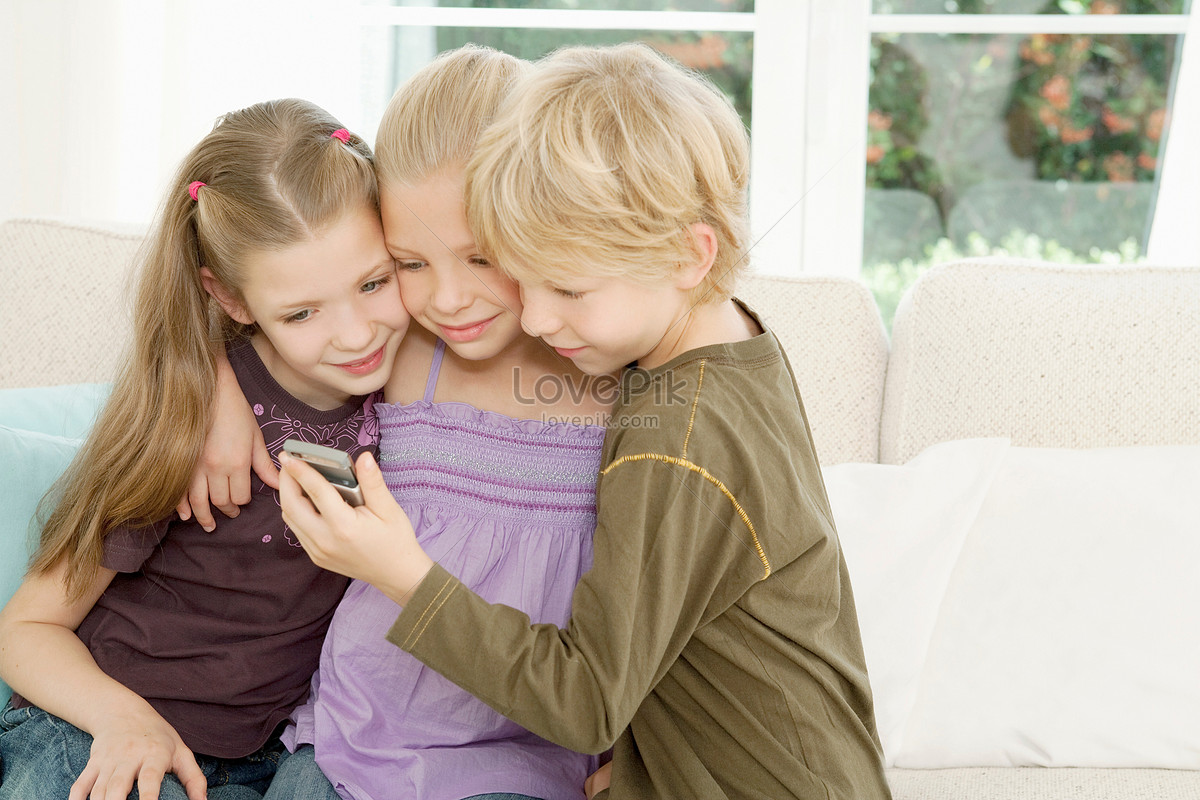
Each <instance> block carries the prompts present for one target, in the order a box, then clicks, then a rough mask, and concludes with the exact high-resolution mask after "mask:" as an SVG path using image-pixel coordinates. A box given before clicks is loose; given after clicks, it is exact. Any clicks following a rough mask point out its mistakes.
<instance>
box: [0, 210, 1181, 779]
mask: <svg viewBox="0 0 1200 800" xmlns="http://www.w3.org/2000/svg"><path fill="white" fill-rule="evenodd" d="M140 241H141V238H140V236H139V235H138V234H137V233H136V232H130V231H128V230H119V229H113V227H112V226H104V227H90V226H86V225H78V224H70V223H64V222H58V221H52V220H10V221H7V222H4V223H2V224H0V293H2V295H0V296H2V298H3V300H2V307H0V341H3V342H4V355H3V358H2V359H0V446H3V447H4V448H5V450H6V452H5V453H4V455H5V459H4V462H3V463H2V464H0V517H2V518H3V524H4V526H5V527H4V529H3V531H0V569H2V571H3V573H4V577H3V580H0V592H4V594H3V595H0V600H2V599H3V598H5V597H7V593H8V592H11V590H12V587H13V586H15V582H16V581H17V580H18V579H19V573H20V567H19V564H20V563H21V559H22V557H23V553H24V546H25V542H24V539H23V538H22V533H23V532H24V530H25V528H26V527H27V520H28V518H29V515H30V513H32V506H33V504H34V503H35V502H36V499H37V497H36V495H37V494H38V493H39V492H40V489H39V487H41V486H43V485H44V484H45V482H47V481H48V480H50V479H51V478H52V477H53V475H54V474H55V473H56V471H57V470H58V469H61V466H62V464H64V463H65V462H66V460H68V459H69V458H70V454H71V452H72V450H73V446H74V440H73V438H72V437H77V436H79V435H80V434H81V433H82V432H83V431H85V430H86V427H87V424H88V422H89V421H90V415H91V413H92V412H93V411H94V409H95V407H96V404H97V403H98V402H100V399H101V398H102V397H103V386H96V385H95V384H103V382H105V381H107V380H109V379H110V377H111V375H112V373H113V370H114V368H115V366H116V359H117V357H118V354H119V352H120V350H121V343H122V341H123V340H124V338H125V335H126V331H127V322H126V315H125V312H124V298H125V297H126V296H127V294H128V292H127V290H126V278H127V275H128V268H129V265H130V263H131V261H132V259H133V257H134V254H135V252H136V250H137V247H138V246H139V244H140ZM742 296H743V297H744V298H746V299H747V300H748V301H749V302H750V303H751V304H752V305H753V306H755V307H756V308H758V309H759V310H760V311H761V313H762V314H763V316H764V318H765V319H766V321H767V322H768V324H769V325H771V327H772V328H773V329H774V331H775V332H776V334H777V335H778V336H779V338H780V339H781V341H782V342H783V344H784V346H785V348H786V349H787V351H788V353H789V356H790V358H791V361H792V364H793V367H794V368H795V371H796V375H797V381H798V383H799V384H800V389H801V392H802V395H803V397H804V398H805V402H806V404H807V409H808V413H809V418H810V421H811V423H812V428H813V432H814V436H815V438H816V443H817V449H818V452H819V454H820V456H821V459H822V464H823V465H824V467H825V473H826V484H827V488H828V491H829V495H830V500H831V504H832V506H833V508H834V512H835V517H836V518H837V522H838V527H839V531H840V533H841V538H842V542H843V547H844V550H845V552H846V557H847V562H848V564H849V565H850V571H851V576H852V579H853V580H854V582H855V594H856V599H857V602H858V613H859V617H860V620H861V622H862V626H863V636H864V645H865V647H866V649H867V657H868V665H869V667H870V669H871V674H872V684H873V687H874V689H875V693H876V702H877V715H878V719H879V722H880V731H881V737H882V738H883V741H884V745H885V750H886V751H887V758H888V762H889V773H888V774H889V779H890V781H891V783H892V786H893V790H894V794H895V797H896V798H897V800H943V799H945V800H960V799H961V800H968V799H970V800H975V799H978V800H985V799H986V800H990V799H991V798H997V799H998V800H1017V799H1018V798H1022V799H1024V798H1046V799H1047V800H1066V798H1079V799H1080V800H1083V799H1084V798H1087V800H1118V798H1120V800H1127V799H1128V798H1158V799H1162V800H1173V799H1174V798H1180V799H1182V798H1200V594H1197V592H1198V591H1200V590H1197V589H1196V588H1195V587H1194V586H1193V585H1192V584H1200V581H1194V580H1192V579H1191V578H1192V576H1196V577H1200V558H1195V557H1196V556H1200V523H1198V522H1196V520H1197V519H1198V518H1200V506H1198V505H1197V504H1198V503H1200V500H1198V499H1197V497H1194V496H1193V495H1196V496H1200V492H1197V491H1195V490H1196V489H1197V488H1200V269H1197V270H1186V269H1164V268H1155V267H1147V266H1113V267H1096V266H1090V267H1060V266H1049V265H1039V264H1031V263H1008V262H1000V261H990V262H962V263H957V264H951V265H946V266H942V267H939V268H936V269H934V270H932V271H931V272H930V273H928V274H927V275H926V276H925V277H923V278H922V279H921V280H920V281H919V282H918V283H917V285H916V286H914V287H913V289H912V290H911V291H910V292H909V294H908V296H907V297H906V298H905V300H904V302H903V303H902V304H901V307H900V309H899V311H898V313H897V317H896V320H895V325H894V332H893V335H892V337H891V340H890V342H889V339H888V337H887V335H886V333H885V330H884V326H883V324H882V322H881V320H880V317H879V313H878V311H877V309H876V307H875V304H874V301H873V299H872V297H871V295H870V293H869V292H868V291H867V290H866V288H865V287H864V286H863V285H862V284H861V283H858V282H856V281H853V280H848V279H837V278H817V277H813V278H797V279H788V278H768V277H756V278H754V279H752V280H750V281H749V282H748V284H747V285H746V286H745V287H744V291H743V292H742ZM31 387H42V388H31ZM1193 601H1194V602H1193ZM1164 632H1166V633H1164Z"/></svg>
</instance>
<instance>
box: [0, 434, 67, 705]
mask: <svg viewBox="0 0 1200 800" xmlns="http://www.w3.org/2000/svg"><path fill="white" fill-rule="evenodd" d="M78 447H79V440H78V439H67V438H64V437H61V436H51V435H48V434H45V433H39V432H36V431H24V430H20V429H17V428H10V427H8V426H5V425H0V509H3V510H4V513H2V514H0V604H3V603H7V602H8V599H9V598H10V597H12V594H13V592H15V591H16V590H17V586H19V585H20V583H21V579H22V578H23V577H24V574H25V567H26V565H27V564H28V561H29V556H30V554H31V553H32V552H33V549H34V547H35V545H36V541H37V530H36V528H35V526H34V525H33V524H32V523H33V519H34V515H35V513H36V511H37V507H38V504H39V503H40V502H41V499H42V496H43V495H44V494H45V493H46V491H47V490H48V489H49V488H50V486H51V485H52V484H53V483H54V481H55V480H56V479H57V478H58V476H59V475H60V474H62V471H63V470H64V469H66V467H67V465H68V464H69V463H71V459H72V458H74V456H75V451H76V449H77V448H78ZM8 695H9V691H8V687H7V686H6V685H4V684H3V683H2V682H0V702H3V701H4V700H7V699H8Z"/></svg>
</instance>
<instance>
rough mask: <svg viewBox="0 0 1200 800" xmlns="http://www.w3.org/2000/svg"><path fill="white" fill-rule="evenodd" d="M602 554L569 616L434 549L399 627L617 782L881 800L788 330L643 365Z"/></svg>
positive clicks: (844, 593) (875, 750) (411, 642)
mask: <svg viewBox="0 0 1200 800" xmlns="http://www.w3.org/2000/svg"><path fill="white" fill-rule="evenodd" d="M603 465H604V466H603V468H602V470H601V473H600V482H599V484H598V486H597V524H596V533H595V537H594V540H593V541H594V547H595V560H594V566H593V567H592V570H591V571H590V572H588V573H587V574H586V575H584V576H583V579H582V580H581V581H580V582H579V585H578V587H577V588H576V590H575V595H574V598H573V604H572V618H571V620H570V622H569V623H568V624H567V626H566V627H565V628H563V629H561V630H560V629H559V628H556V627H554V626H551V625H531V624H530V622H529V618H528V617H526V616H525V615H523V614H521V613H520V612H519V611H516V610H515V609H511V608H507V607H504V606H500V605H490V604H488V603H486V602H484V601H483V600H482V599H480V598H479V597H478V596H477V595H475V594H473V593H472V592H471V591H470V590H468V589H467V588H465V587H464V586H463V585H462V584H461V583H459V582H458V581H457V580H456V579H454V578H453V577H452V576H451V575H449V574H448V573H447V572H446V570H444V569H442V568H441V567H437V566H435V567H434V568H433V570H432V571H431V572H430V573H429V574H428V576H427V577H426V578H425V579H424V581H422V582H421V584H420V585H419V586H418V587H417V590H416V591H415V592H414V593H413V595H412V597H411V598H410V600H409V602H408V604H407V605H405V607H404V610H403V612H402V613H401V614H400V616H399V618H398V619H397V620H396V623H395V625H394V626H393V628H392V629H391V631H390V632H389V634H388V638H389V640H391V641H392V642H393V643H395V644H396V645H397V646H399V647H401V648H403V649H404V650H407V651H408V652H411V653H412V654H413V655H415V656H416V657H417V658H419V659H421V660H422V661H424V662H425V663H426V664H428V665H429V666H431V667H433V668H434V669H436V670H438V671H439V672H441V673H442V674H444V675H446V676H447V677H448V678H450V679H451V680H453V681H455V682H456V683H458V684H459V685H460V686H462V687H464V688H465V689H467V691H470V692H472V693H474V694H475V695H477V696H478V697H480V698H482V699H483V700H484V701H485V702H487V703H488V704H489V705H491V706H492V707H493V708H495V709H497V710H498V711H500V712H501V713H503V714H505V715H507V716H509V717H511V718H512V719H513V720H516V721H517V722H518V723H520V724H521V725H524V726H525V727H526V728H528V729H529V730H531V731H533V732H534V733H537V734H538V735H540V736H543V737H544V738H546V739H549V740H550V741H553V742H556V743H558V744H562V745H565V746H567V747H571V748H573V749H578V750H583V751H587V752H599V751H602V750H604V749H605V748H607V747H608V746H610V745H614V743H615V745H614V747H613V761H612V764H613V768H612V785H611V789H610V790H609V791H607V792H603V793H601V794H600V795H599V797H605V798H611V800H665V799H666V798H675V797H689V798H693V797H694V798H705V799H706V800H715V798H729V799H730V800H764V799H765V798H772V800H782V799H783V798H800V799H802V800H833V799H835V798H836V800H886V798H889V797H890V792H889V790H888V786H887V783H886V781H885V779H884V771H883V755H882V751H881V749H880V746H879V739H878V737H877V735H876V732H875V720H874V714H873V710H872V701H871V691H870V686H869V683H868V681H867V672H866V663H865V660H864V658H863V652H862V643H861V639H860V636H859V630H858V619H857V616H856V614H855V609H854V599H853V593H852V591H851V588H850V580H849V575H848V573H847V570H846V564H845V561H844V560H843V558H842V554H841V548H840V547H839V546H838V540H837V534H836V531H835V530H834V525H833V519H832V517H831V514H830V511H829V503H828V501H827V498H826V496H825V487H824V484H823V482H822V479H821V472H820V468H819V466H818V464H817V457H816V453H815V450H814V448H813V444H812V439H811V436H810V434H809V429H808V421H807V418H806V416H805V413H804V409H803V406H802V404H801V402H800V396H799V393H798V391H797V389H796V384H795V380H794V377H793V375H792V372H791V368H790V366H789V365H788V363H787V359H786V357H785V356H784V354H783V351H782V350H781V348H780V346H779V343H778V341H777V340H776V339H775V337H774V335H772V334H771V333H769V332H766V333H763V334H761V335H759V336H756V337H754V338H752V339H750V340H747V341H742V342H736V343H731V344H719V345H712V346H709V347H703V348H700V349H698V350H694V351H691V352H689V353H686V354H684V355H682V356H680V357H679V358H677V359H675V360H673V361H671V362H670V363H668V364H665V365H663V366H662V367H659V368H656V369H653V370H649V371H645V370H639V371H630V372H627V373H626V374H625V376H624V378H623V381H622V397H621V400H620V401H618V403H617V405H616V407H615V408H614V409H613V414H612V420H611V423H610V427H609V430H608V435H607V437H606V439H605V446H604V457H603Z"/></svg>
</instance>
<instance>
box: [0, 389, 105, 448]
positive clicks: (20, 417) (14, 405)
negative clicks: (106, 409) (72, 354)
mask: <svg viewBox="0 0 1200 800" xmlns="http://www.w3.org/2000/svg"><path fill="white" fill-rule="evenodd" d="M111 389H112V384H109V383H73V384H67V385H64V386H34V387H30V388H20V389H0V425H7V426H8V427H10V428H18V429H20V430H23V431H39V432H41V433H48V434H50V435H52V436H65V437H67V438H69V439H74V438H81V437H83V436H86V435H87V432H88V429H89V428H91V427H92V422H94V421H95V419H96V412H97V411H99V410H100V406H102V405H103V404H104V401H105V400H106V399H107V398H108V393H109V391H110V390H111Z"/></svg>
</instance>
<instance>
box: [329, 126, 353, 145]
mask: <svg viewBox="0 0 1200 800" xmlns="http://www.w3.org/2000/svg"><path fill="white" fill-rule="evenodd" d="M329 135H330V136H332V137H333V138H334V139H337V140H338V141H340V142H341V143H342V144H350V131H348V130H346V129H345V128H338V129H337V130H336V131H334V132H333V133H331V134H329Z"/></svg>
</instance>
